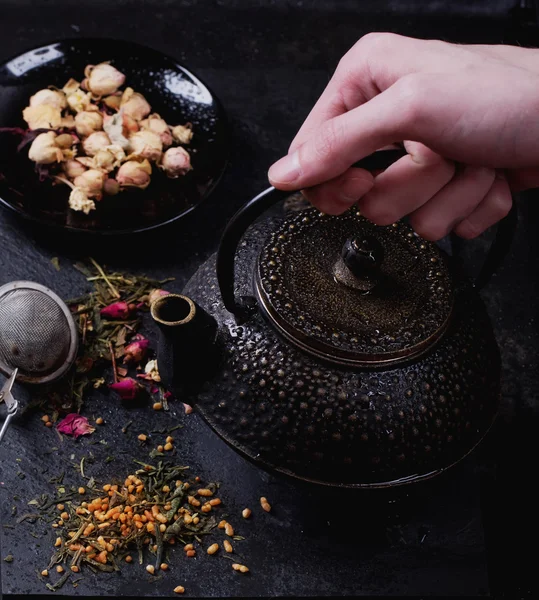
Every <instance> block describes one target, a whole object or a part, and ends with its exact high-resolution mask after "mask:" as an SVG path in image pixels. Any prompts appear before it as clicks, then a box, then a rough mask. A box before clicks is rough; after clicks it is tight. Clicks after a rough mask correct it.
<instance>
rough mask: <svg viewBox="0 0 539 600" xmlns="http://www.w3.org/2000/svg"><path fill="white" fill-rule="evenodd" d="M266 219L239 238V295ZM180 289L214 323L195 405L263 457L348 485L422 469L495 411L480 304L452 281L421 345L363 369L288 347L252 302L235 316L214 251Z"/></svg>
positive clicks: (466, 443) (434, 468)
mask: <svg viewBox="0 0 539 600" xmlns="http://www.w3.org/2000/svg"><path fill="white" fill-rule="evenodd" d="M277 223H278V221H277ZM275 225H276V222H275V221H271V220H267V221H265V222H263V223H261V224H257V225H255V226H252V227H251V228H250V230H249V231H248V233H247V235H246V237H245V239H244V241H243V243H242V244H241V246H240V248H239V252H238V256H237V260H236V277H237V294H238V296H248V295H251V296H252V295H254V291H253V276H252V274H253V271H254V269H255V265H256V258H257V256H258V253H259V250H260V247H261V244H262V243H263V242H264V240H267V238H268V235H269V234H270V233H271V231H272V230H274V229H275ZM185 293H186V294H187V295H190V296H192V297H193V298H194V299H195V300H196V301H197V302H198V303H199V304H200V305H201V306H203V307H204V308H205V309H206V310H208V312H210V313H212V314H213V315H214V316H215V318H216V319H217V321H218V322H219V326H220V334H219V344H220V345H221V356H222V364H221V368H220V369H219V370H218V372H217V375H216V376H215V377H214V378H213V379H212V380H210V381H208V382H206V384H205V385H204V388H203V389H202V391H201V392H200V394H199V397H198V398H197V400H196V404H197V406H198V409H199V411H200V412H201V414H202V415H203V417H204V418H205V419H206V420H207V422H208V423H209V424H210V425H211V426H212V427H213V428H214V429H215V430H216V431H217V432H218V433H219V434H220V435H221V436H222V437H223V438H224V439H225V440H226V441H228V442H229V443H230V444H231V445H232V446H233V447H235V448H236V449H237V450H239V451H240V452H241V453H243V454H244V455H245V456H246V457H248V458H250V459H252V460H254V461H256V462H257V463H258V464H259V465H260V466H262V467H266V468H277V469H278V470H280V471H282V472H284V473H288V474H291V475H293V476H295V477H299V478H304V479H310V480H315V481H319V482H322V483H327V484H336V485H342V484H344V485H350V486H367V485H385V484H387V483H390V482H405V481H410V480H414V479H417V478H423V477H427V476H430V475H432V474H434V473H436V472H439V471H440V470H442V469H444V468H446V467H448V466H450V465H452V464H454V463H455V462H457V461H458V460H460V459H461V458H462V457H463V456H465V455H466V454H467V453H468V452H469V451H470V450H471V449H473V447H474V446H475V445H476V444H477V443H478V442H479V441H480V439H481V438H482V437H483V436H484V434H485V433H486V431H487V430H488V428H489V427H490V425H491V424H492V421H493V419H494V417H495V414H496V412H497V406H498V401H499V393H500V380H499V376H500V359H499V352H498V349H497V345H496V343H495V339H494V336H493V333H492V329H491V326H490V322H489V319H488V316H487V314H486V311H485V309H484V306H483V304H482V302H481V300H480V299H479V297H478V296H477V295H476V294H475V293H474V292H473V291H471V290H470V289H469V288H468V287H466V286H462V285H459V286H458V288H457V290H456V304H455V310H454V314H453V316H452V321H451V323H450V326H449V328H448V330H447V331H446V333H445V334H444V336H443V337H442V338H441V340H440V341H439V342H438V343H437V344H436V346H435V347H434V348H433V349H432V350H431V351H430V352H429V353H427V354H423V355H422V356H421V357H420V358H418V359H416V360H415V361H414V362H411V363H408V364H404V365H402V366H399V367H398V368H393V369H386V370H371V371H369V370H365V369H364V370H361V369H356V370H347V369H344V368H335V367H333V366H330V365H328V364H327V363H324V362H322V361H319V360H317V359H316V358H314V357H312V356H311V355H310V354H307V353H305V352H302V351H301V350H298V349H296V348H295V347H294V346H292V345H291V344H290V343H288V342H287V341H285V340H284V339H283V338H282V337H281V336H280V335H279V334H277V333H276V331H275V329H274V328H273V327H272V326H271V325H270V324H269V322H268V321H267V320H266V319H265V318H264V317H263V316H262V315H261V314H260V313H259V312H257V313H255V314H254V315H253V316H252V317H251V318H250V319H249V320H248V321H247V322H246V323H243V324H241V325H237V324H236V323H235V321H234V320H233V319H232V317H231V315H230V314H229V313H228V312H226V311H225V310H224V308H223V306H222V303H221V299H220V294H219V291H218V286H217V281H216V276H215V257H212V258H211V259H210V260H209V261H208V262H207V263H206V264H205V265H203V266H202V267H201V268H200V269H199V271H198V272H197V273H196V274H195V276H194V277H193V278H192V279H191V281H190V282H189V283H188V284H187V286H186V289H185Z"/></svg>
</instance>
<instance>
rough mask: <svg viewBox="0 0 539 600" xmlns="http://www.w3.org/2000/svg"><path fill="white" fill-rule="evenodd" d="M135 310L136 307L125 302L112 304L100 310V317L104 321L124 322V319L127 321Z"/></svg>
mask: <svg viewBox="0 0 539 600" xmlns="http://www.w3.org/2000/svg"><path fill="white" fill-rule="evenodd" d="M135 310H136V307H135V306H134V305H133V304H127V302H113V303H112V304H109V305H108V306H105V307H104V308H102V309H101V311H100V312H101V316H102V317H104V318H105V319H114V320H119V321H125V320H126V319H129V317H130V316H131V315H132V313H133V312H134V311H135Z"/></svg>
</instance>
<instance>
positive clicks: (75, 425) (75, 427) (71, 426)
mask: <svg viewBox="0 0 539 600" xmlns="http://www.w3.org/2000/svg"><path fill="white" fill-rule="evenodd" d="M56 429H58V431H59V432H60V433H64V434H65V435H72V436H73V437H74V438H75V439H77V438H78V437H79V436H81V435H88V434H90V433H93V432H94V431H95V428H94V427H92V426H91V425H90V423H88V419H87V418H86V417H83V416H81V415H79V414H77V413H71V414H69V415H67V417H66V418H65V419H63V420H62V421H60V423H58V425H57V426H56Z"/></svg>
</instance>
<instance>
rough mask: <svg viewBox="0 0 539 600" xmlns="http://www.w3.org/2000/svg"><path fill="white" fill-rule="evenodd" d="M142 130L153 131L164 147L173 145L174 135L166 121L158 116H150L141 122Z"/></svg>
mask: <svg viewBox="0 0 539 600" xmlns="http://www.w3.org/2000/svg"><path fill="white" fill-rule="evenodd" d="M140 126H141V127H142V129H147V130H148V131H153V132H154V133H156V134H157V135H158V136H159V137H160V138H161V142H162V144H163V146H170V145H171V144H172V134H171V133H170V128H169V126H168V125H167V123H166V121H165V120H164V119H162V118H161V117H160V116H159V115H158V114H155V113H154V114H153V115H150V116H149V117H148V118H147V119H144V121H141V122H140Z"/></svg>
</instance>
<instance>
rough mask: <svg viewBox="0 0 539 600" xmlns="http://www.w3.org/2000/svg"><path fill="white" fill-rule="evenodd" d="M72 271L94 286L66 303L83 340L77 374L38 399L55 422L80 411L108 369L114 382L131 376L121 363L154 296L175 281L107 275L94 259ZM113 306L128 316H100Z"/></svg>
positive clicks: (171, 279) (105, 270) (74, 372)
mask: <svg viewBox="0 0 539 600" xmlns="http://www.w3.org/2000/svg"><path fill="white" fill-rule="evenodd" d="M74 266H75V268H76V269H77V270H78V271H79V272H80V273H82V275H84V277H85V278H86V281H87V282H89V283H90V284H91V286H92V290H91V291H90V292H88V293H87V294H84V295H82V296H79V297H77V298H71V299H68V300H67V301H66V304H67V305H68V306H69V308H70V310H71V312H72V314H73V317H74V319H75V322H76V325H77V327H78V330H79V334H80V340H81V344H80V349H79V355H78V357H77V362H76V369H75V370H74V371H73V373H72V374H71V376H70V377H68V378H66V379H64V380H63V381H62V382H60V383H58V384H56V385H55V386H53V387H51V388H49V390H48V391H47V397H46V398H38V399H37V402H38V403H39V404H41V405H42V406H47V408H48V409H49V410H50V408H51V406H52V408H53V414H54V415H55V418H53V419H52V421H53V422H55V421H56V420H57V417H58V414H59V413H60V412H73V411H76V412H80V410H81V408H82V405H83V402H84V396H85V393H86V392H87V390H88V389H91V388H92V387H93V388H98V387H100V386H101V385H102V384H103V383H104V382H105V378H104V377H103V375H104V372H105V371H106V370H107V369H109V368H111V367H112V371H113V379H114V381H115V382H116V381H117V379H118V375H121V374H122V373H124V374H126V373H127V369H123V368H121V367H119V365H117V361H119V360H121V359H122V358H123V357H124V353H125V348H126V347H127V345H128V344H129V342H130V341H131V340H132V339H133V338H135V336H136V335H137V332H138V331H139V329H140V326H141V323H142V319H141V312H142V311H144V310H147V308H148V306H149V303H150V294H151V293H152V291H154V290H156V289H160V288H161V287H162V286H163V285H165V284H166V283H168V282H170V281H173V278H169V279H165V280H155V279H150V278H148V277H145V276H137V275H131V274H126V273H120V272H117V271H113V272H109V271H108V270H107V269H106V268H105V267H104V266H102V265H100V264H98V263H97V261H96V260H95V259H93V258H89V259H88V261H86V262H78V263H76V264H75V265H74ZM111 303H121V304H122V306H123V305H125V306H126V307H127V311H126V317H125V318H123V319H114V320H112V319H110V318H103V316H102V314H101V313H102V311H103V310H104V309H105V310H106V309H107V307H110V305H111ZM139 337H140V336H139ZM135 339H137V338H135Z"/></svg>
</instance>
